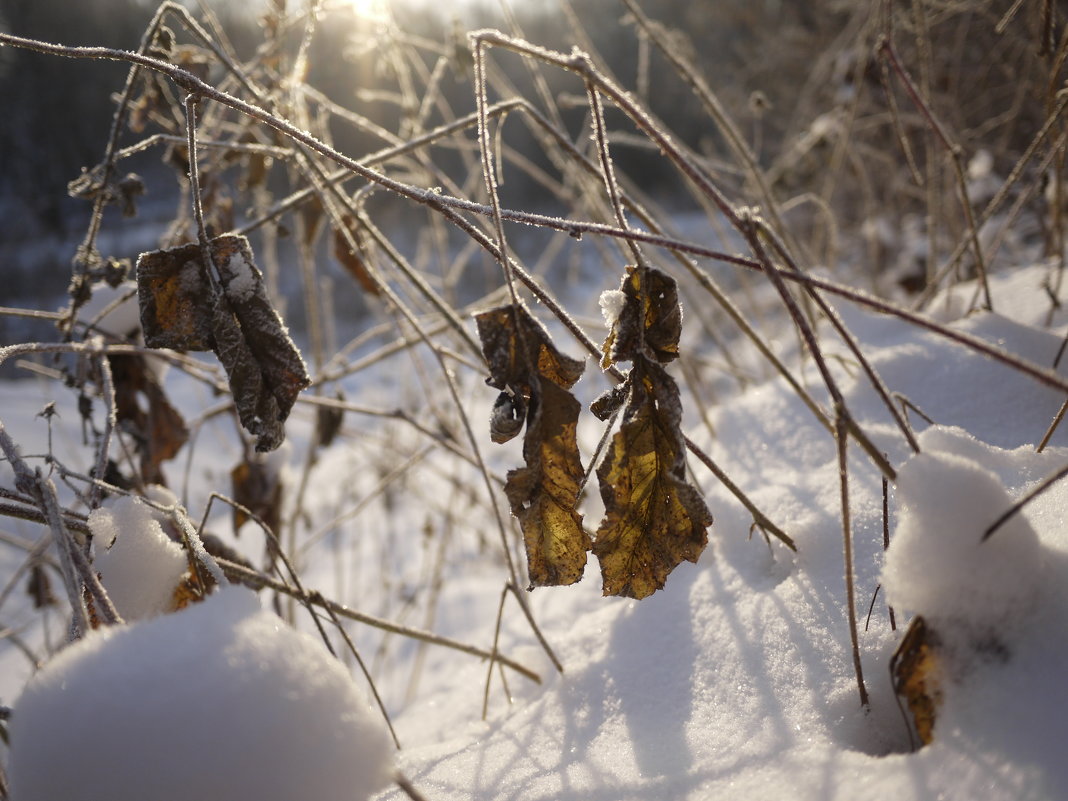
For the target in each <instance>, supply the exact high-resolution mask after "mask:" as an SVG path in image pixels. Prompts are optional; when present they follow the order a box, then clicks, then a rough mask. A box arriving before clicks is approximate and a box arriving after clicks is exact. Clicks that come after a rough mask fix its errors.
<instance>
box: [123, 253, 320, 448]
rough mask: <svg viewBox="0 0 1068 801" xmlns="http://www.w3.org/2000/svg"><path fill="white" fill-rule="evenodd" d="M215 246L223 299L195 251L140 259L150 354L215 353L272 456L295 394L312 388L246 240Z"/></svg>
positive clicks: (245, 420)
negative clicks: (162, 350) (153, 350)
mask: <svg viewBox="0 0 1068 801" xmlns="http://www.w3.org/2000/svg"><path fill="white" fill-rule="evenodd" d="M210 247H211V251H212V259H213V261H214V263H215V269H216V271H217V272H218V278H219V284H220V286H221V288H222V293H219V292H217V291H216V290H215V289H214V287H213V286H212V283H211V281H210V280H209V278H208V276H207V275H205V273H204V271H203V266H202V265H201V259H200V251H199V248H198V247H197V246H196V245H183V246H181V247H178V248H171V249H169V250H163V251H156V252H154V253H144V254H142V255H141V257H140V258H138V260H137V276H138V295H139V298H140V305H141V324H142V327H143V328H144V331H145V341H146V343H148V345H149V346H150V347H176V348H185V349H190V348H194V347H195V348H197V349H205V348H204V346H208V347H210V348H211V349H212V350H214V351H215V354H216V356H218V357H219V361H220V362H221V363H222V365H223V367H224V368H225V370H226V375H227V378H228V379H229V382H230V391H231V392H232V393H233V396H234V404H235V406H236V407H237V412H238V416H239V417H240V419H241V425H243V426H244V427H245V429H246V430H248V431H249V432H251V433H252V434H255V435H256V437H257V438H258V440H257V443H256V449H257V450H260V451H268V450H273V449H275V448H277V447H278V446H279V445H280V444H281V442H282V440H283V439H284V437H285V431H284V427H283V423H284V422H285V420H286V418H287V417H288V416H289V412H290V410H291V409H292V408H293V403H294V402H295V401H296V398H297V395H298V394H299V393H300V391H301V390H302V389H304V388H305V387H307V386H308V384H309V383H311V381H310V379H309V378H308V372H307V369H306V368H305V366H304V360H303V359H301V356H300V351H298V350H297V347H296V345H294V344H293V340H292V339H290V337H289V333H288V332H287V331H286V328H285V325H284V324H283V322H282V319H281V318H280V317H279V316H278V313H277V312H276V311H275V310H274V307H273V306H272V305H271V302H270V300H268V298H267V291H266V289H265V288H264V285H263V276H262V275H261V273H260V271H259V268H258V267H256V264H255V261H254V260H253V257H252V248H251V247H250V246H249V243H248V240H247V239H246V238H245V237H243V236H238V235H232V234H228V235H225V236H219V237H216V238H215V239H213V240H211V243H210ZM196 290H199V293H198V292H197V291H196Z"/></svg>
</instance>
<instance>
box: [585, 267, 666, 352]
mask: <svg viewBox="0 0 1068 801" xmlns="http://www.w3.org/2000/svg"><path fill="white" fill-rule="evenodd" d="M643 284H644V286H643ZM619 291H620V292H622V293H623V296H624V302H623V306H622V308H621V309H620V310H619V313H618V315H617V316H616V318H615V320H614V321H613V323H612V330H611V331H610V332H609V334H608V338H607V339H605V341H604V345H603V346H602V351H603V353H604V357H603V358H602V359H601V366H602V367H608V366H609V365H612V364H615V363H617V362H621V361H624V362H625V361H634V360H635V359H636V358H637V357H639V356H642V357H645V358H648V359H652V360H655V361H658V362H660V363H661V364H666V363H667V362H670V361H672V360H673V359H676V358H678V355H679V337H680V336H681V335H682V307H681V306H679V292H678V287H677V286H676V284H675V279H674V278H672V277H671V276H669V275H667V274H666V273H662V272H660V270H656V269H653V268H652V267H646V268H639V267H631V266H628V267H627V275H626V277H625V278H624V279H623V283H622V284H621V285H620V287H619Z"/></svg>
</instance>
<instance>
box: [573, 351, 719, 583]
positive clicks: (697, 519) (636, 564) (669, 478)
mask: <svg viewBox="0 0 1068 801" xmlns="http://www.w3.org/2000/svg"><path fill="white" fill-rule="evenodd" d="M628 383H629V384H630V397H629V399H628V402H627V407H626V409H625V411H624V415H623V422H622V424H621V426H620V429H619V431H618V432H616V434H615V436H614V437H613V439H612V444H611V447H610V448H609V450H608V453H607V454H606V455H605V458H604V460H603V461H602V462H601V464H600V466H599V467H598V468H597V478H598V480H599V481H600V486H601V498H602V499H603V500H604V504H605V519H604V521H603V522H602V523H601V525H600V527H599V528H598V529H597V535H596V539H595V540H594V543H593V553H594V555H595V556H597V558H598V560H600V563H601V576H602V580H603V591H604V594H605V595H622V596H626V597H629V598H637V599H641V598H645V597H646V596H648V595H651V594H652V593H654V592H656V591H657V590H659V589H661V588H662V587H663V586H664V582H665V581H666V579H667V576H668V574H669V573H671V571H672V570H674V569H675V568H676V567H677V566H678V565H679V563H680V562H682V561H683V560H684V559H685V560H687V561H690V562H696V561H697V559H698V557H700V555H701V552H702V551H703V550H704V548H705V545H706V544H707V542H708V533H707V531H706V529H707V528H708V526H710V525H711V524H712V515H711V513H710V512H709V511H708V507H706V506H705V502H704V500H703V499H702V498H701V495H700V494H699V493H698V492H697V490H696V489H694V487H692V486H691V485H690V484H688V483H687V482H686V478H685V459H684V456H685V443H684V440H683V437H682V433H681V431H680V429H679V425H680V422H681V417H682V407H681V405H680V403H679V391H678V386H677V385H676V384H675V382H674V380H673V379H672V378H671V377H670V376H669V375H668V374H667V373H666V372H665V371H664V369H663V368H662V367H660V365H658V364H655V363H653V362H648V361H646V360H645V359H639V360H638V361H637V364H636V365H635V368H634V370H632V371H631V374H630V376H629V377H628Z"/></svg>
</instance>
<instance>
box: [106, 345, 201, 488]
mask: <svg viewBox="0 0 1068 801" xmlns="http://www.w3.org/2000/svg"><path fill="white" fill-rule="evenodd" d="M108 362H109V364H110V365H111V376H112V382H113V384H114V387H115V419H116V422H117V423H118V424H119V425H120V426H121V427H122V429H123V430H124V431H126V432H127V433H128V434H130V435H131V438H132V440H133V442H134V445H135V447H136V448H137V452H138V455H139V456H140V457H141V458H140V470H141V476H140V479H141V483H144V484H161V485H164V486H166V483H167V482H166V480H165V479H164V476H163V471H162V467H161V466H162V463H163V462H165V461H167V460H169V459H173V458H174V457H175V456H177V455H178V452H179V451H180V450H181V449H182V446H183V445H185V443H186V442H187V441H188V440H189V428H188V427H187V426H186V424H185V419H184V418H183V417H182V415H181V413H180V412H179V411H178V410H177V409H175V408H174V406H172V405H171V402H170V401H169V400H168V398H167V395H166V393H165V392H164V391H163V387H162V385H161V384H160V383H159V379H158V378H157V377H156V374H155V373H154V372H152V371H151V370H150V369H148V365H147V363H146V359H145V357H144V356H141V355H140V354H113V355H112V356H109V357H108Z"/></svg>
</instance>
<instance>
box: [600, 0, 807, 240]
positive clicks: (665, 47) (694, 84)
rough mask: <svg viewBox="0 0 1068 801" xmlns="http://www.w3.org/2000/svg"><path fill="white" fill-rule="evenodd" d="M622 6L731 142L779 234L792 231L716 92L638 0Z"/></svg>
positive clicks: (751, 153) (736, 156)
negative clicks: (669, 39)
mask: <svg viewBox="0 0 1068 801" xmlns="http://www.w3.org/2000/svg"><path fill="white" fill-rule="evenodd" d="M620 2H622V4H623V5H624V6H626V8H627V11H629V12H630V14H631V15H632V16H633V17H634V19H635V21H636V22H637V24H638V26H639V27H640V29H641V30H642V31H643V32H644V34H645V38H646V39H648V40H651V41H652V42H653V44H655V45H656V46H657V49H659V50H660V52H661V54H662V55H663V56H664V58H666V59H667V60H668V62H670V64H671V65H672V66H673V67H674V68H675V71H676V73H678V75H679V77H680V78H682V79H683V80H684V81H685V82H686V84H687V85H688V86H689V87H690V89H691V90H692V91H693V93H694V94H695V95H696V96H697V98H698V100H700V101H701V105H702V106H703V107H704V109H705V111H706V112H707V113H708V116H709V117H711V118H712V120H713V122H715V123H716V127H717V129H718V130H719V132H720V133H721V134H722V135H723V137H724V139H726V140H727V144H728V146H729V147H730V149H731V151H732V152H733V153H734V156H735V158H737V159H738V160H739V161H740V162H741V163H742V166H743V167H744V168H745V172H746V175H748V176H749V179H750V180H751V181H752V182H753V183H754V184H755V185H756V187H757V189H758V191H759V194H760V198H761V201H762V202H763V203H764V207H765V208H766V210H767V213H768V216H769V217H770V218H771V220H772V222H773V223H774V224H775V228H776V230H779V231H784V232H788V231H789V228H788V227H787V226H786V225H785V223H784V222H783V220H782V215H781V214H780V211H779V204H778V203H777V201H776V200H775V196H774V194H773V193H772V191H771V187H770V186H769V185H768V182H767V179H766V177H765V175H764V171H763V170H762V169H761V167H760V165H759V164H758V163H757V158H756V155H754V153H753V151H752V150H751V149H750V148H749V144H748V143H747V142H746V141H745V137H744V136H742V134H741V132H740V131H739V130H738V128H737V127H736V126H735V125H734V121H733V120H732V119H731V118H730V115H729V114H728V113H727V111H726V109H724V108H723V105H722V104H721V103H720V101H719V98H718V97H717V96H716V94H715V92H713V91H712V89H711V87H710V86H709V85H708V83H707V81H705V79H704V78H703V77H702V76H701V75H700V74H699V73H698V72H697V71H696V69H694V67H693V65H692V64H689V63H688V62H686V61H685V60H684V59H683V58H682V53H681V50H680V48H678V47H676V46H673V45H672V44H671V43H670V42H668V40H667V38H666V37H665V36H664V29H663V28H662V27H661V26H659V25H655V24H653V23H652V21H651V20H650V19H649V18H648V17H647V16H646V15H645V13H644V12H643V11H642V9H641V7H640V6H639V5H638V3H637V2H636V1H635V0H620Z"/></svg>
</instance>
